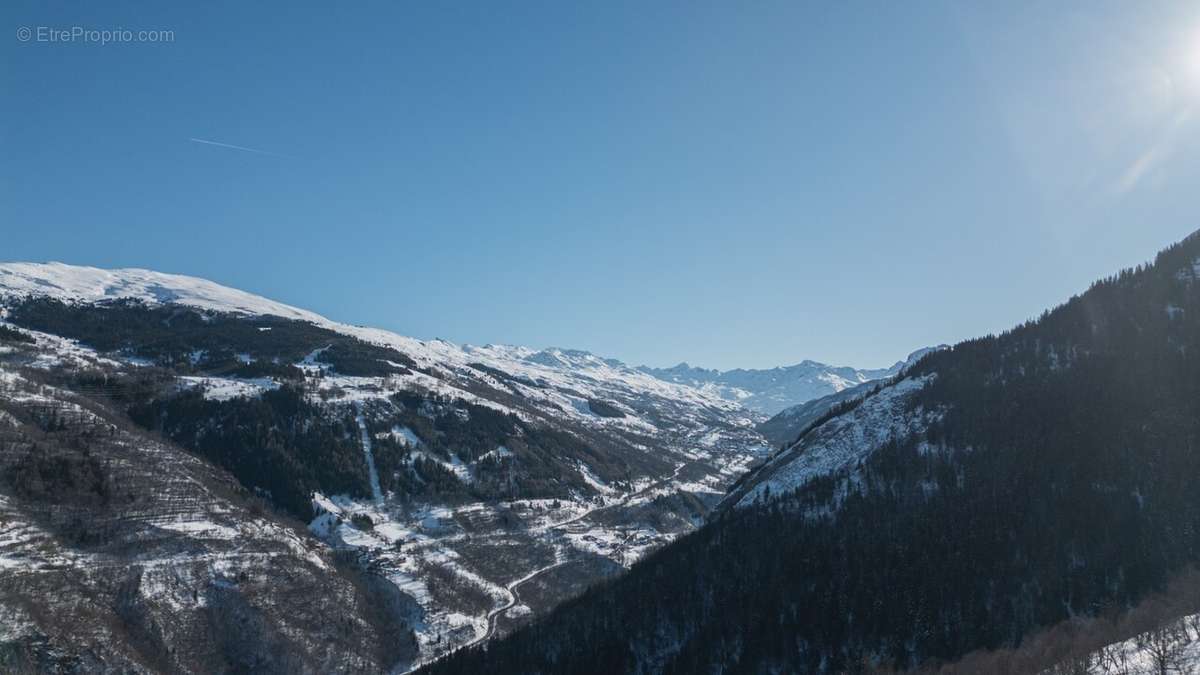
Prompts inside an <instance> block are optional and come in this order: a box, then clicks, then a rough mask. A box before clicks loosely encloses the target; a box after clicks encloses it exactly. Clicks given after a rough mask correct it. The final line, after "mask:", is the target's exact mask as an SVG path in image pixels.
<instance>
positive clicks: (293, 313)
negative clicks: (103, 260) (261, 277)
mask: <svg viewBox="0 0 1200 675" xmlns="http://www.w3.org/2000/svg"><path fill="white" fill-rule="evenodd" d="M0 295H8V296H26V295H28V296H44V297H51V298H55V299H58V300H62V301H64V302H72V301H74V302H89V303H91V302H103V301H106V300H116V299H120V298H128V299H135V300H142V301H144V302H147V303H150V304H168V303H175V304H180V305H187V306H189V307H197V308H199V309H206V310H212V311H218V312H230V313H234V314H262V315H273V316H281V317H284V318H287V319H298V320H300V321H313V322H317V323H326V322H327V321H326V319H324V318H323V317H321V316H320V315H318V314H314V313H313V312H309V311H306V310H302V309H298V308H296V307H292V306H290V305H285V304H283V303H281V302H275V301H273V300H268V299H266V298H263V297H261V296H257V295H253V294H251V293H247V292H245V291H239V290H237V289H236V288H230V287H228V286H222V285H221V284H218V283H214V282H212V281H208V280H206V279H199V278H196V277H189V276H183V275H180V274H164V273H162V272H154V271H152V270H145V269H137V268H129V269H114V270H105V269H100V268H98V267H82V266H77V265H65V264H63V263H59V262H49V263H0Z"/></svg>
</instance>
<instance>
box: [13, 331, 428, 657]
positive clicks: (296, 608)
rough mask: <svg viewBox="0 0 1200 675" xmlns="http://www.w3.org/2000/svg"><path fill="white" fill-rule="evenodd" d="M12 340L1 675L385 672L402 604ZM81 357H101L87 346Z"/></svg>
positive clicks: (394, 652)
mask: <svg viewBox="0 0 1200 675" xmlns="http://www.w3.org/2000/svg"><path fill="white" fill-rule="evenodd" d="M36 350H37V347H35V346H33V345H32V344H30V343H27V342H24V341H21V342H20V343H19V344H16V345H15V346H14V341H13V339H12V336H11V335H10V336H9V337H8V339H0V670H3V671H4V672H10V673H22V672H30V673H33V672H130V673H141V672H250V671H253V672H272V673H276V672H279V673H281V672H305V673H326V672H334V671H338V672H379V671H381V670H385V669H387V668H388V667H390V666H391V665H392V664H394V663H396V662H397V661H401V660H406V659H411V658H412V654H414V653H415V650H416V646H415V641H414V639H413V636H412V634H411V632H410V631H409V630H408V622H407V613H406V612H405V611H404V610H403V607H402V605H401V603H399V602H398V594H395V595H396V597H390V596H389V595H388V594H387V593H386V592H381V590H382V589H380V588H379V587H378V586H377V585H375V584H373V583H372V582H371V580H370V579H368V578H367V577H364V576H362V575H360V574H358V573H356V572H354V571H353V570H352V569H349V568H346V567H344V566H342V565H341V564H339V562H338V561H337V560H336V559H335V557H334V556H333V555H332V554H331V552H330V551H329V549H328V548H327V547H325V546H323V545H321V544H320V543H319V542H317V541H316V540H315V539H313V538H312V537H310V536H308V535H307V534H306V533H305V532H304V531H303V529H302V526H296V525H299V524H295V525H293V524H292V523H290V522H288V521H287V520H286V519H282V518H279V517H278V516H276V515H273V514H272V513H271V512H270V510H269V509H263V508H262V505H261V503H259V502H258V501H257V500H255V499H253V498H252V497H251V496H249V495H248V494H247V493H246V492H245V490H243V489H241V488H240V487H239V486H238V485H237V484H236V483H235V482H234V481H233V480H232V479H231V478H230V476H229V475H228V474H226V473H224V472H223V471H220V470H217V469H214V468H213V467H212V466H211V465H208V464H206V463H205V462H203V461H201V460H199V459H197V458H195V457H193V456H192V455H190V454H188V453H186V452H184V451H182V450H181V449H179V448H178V447H175V446H173V445H171V444H169V443H164V442H162V441H161V440H158V439H154V438H151V437H150V436H149V435H147V434H145V433H144V432H142V431H141V430H139V429H137V428H136V427H133V426H132V425H130V424H129V423H128V421H127V420H126V419H125V418H124V417H123V415H121V414H120V413H119V412H116V411H114V410H112V409H110V408H109V407H107V406H106V405H104V404H101V403H98V402H96V401H95V400H93V399H90V398H87V397H83V396H80V395H77V394H74V393H71V392H69V391H67V390H65V389H62V388H60V387H57V386H54V385H53V384H52V383H50V382H49V378H47V377H45V373H42V372H39V371H37V370H24V371H22V370H21V369H20V368H19V367H17V364H19V363H20V362H21V360H22V357H23V356H26V355H28V354H29V353H30V352H32V351H36ZM76 357H77V358H79V359H81V360H83V359H87V358H89V357H88V356H87V355H85V354H83V353H82V352H80V353H77V354H76Z"/></svg>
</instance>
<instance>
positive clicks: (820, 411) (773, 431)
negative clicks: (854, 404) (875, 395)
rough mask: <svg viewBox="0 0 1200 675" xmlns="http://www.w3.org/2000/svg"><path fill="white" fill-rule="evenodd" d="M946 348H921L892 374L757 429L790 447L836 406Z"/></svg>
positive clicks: (797, 409)
mask: <svg viewBox="0 0 1200 675" xmlns="http://www.w3.org/2000/svg"><path fill="white" fill-rule="evenodd" d="M945 348H946V345H939V346H937V347H927V348H925V349H918V350H917V351H915V352H913V353H911V354H909V355H908V357H907V358H905V359H904V361H902V362H901V363H899V364H897V365H896V366H893V367H892V368H891V369H889V373H888V374H887V375H886V376H885V377H883V378H879V379H874V380H869V381H867V382H863V383H862V384H859V385H855V386H853V387H849V388H847V389H842V390H841V391H838V392H836V393H833V394H829V395H826V396H822V397H821V398H817V399H813V400H811V401H807V402H805V403H801V404H799V405H795V406H792V407H790V408H786V409H784V410H782V411H780V412H779V413H778V414H777V415H775V416H774V417H771V418H770V419H768V420H766V421H765V422H760V423H759V424H758V426H757V427H755V428H756V429H757V430H758V432H759V433H761V434H762V435H763V437H765V438H766V439H767V440H768V441H770V442H771V443H772V444H773V445H776V446H781V445H784V444H790V443H792V442H793V441H795V440H796V438H797V437H798V436H799V435H800V434H801V432H803V431H804V430H805V429H807V428H808V427H809V426H810V425H812V424H813V423H814V422H816V421H817V420H819V419H821V418H822V417H824V416H826V415H827V414H829V412H830V411H831V410H833V409H834V408H835V407H836V406H838V405H841V404H844V403H847V402H849V401H852V400H855V399H859V398H862V397H863V396H866V395H867V394H868V393H870V392H871V391H873V390H874V389H875V388H877V387H878V386H879V385H880V380H881V379H887V378H888V377H894V376H895V375H896V374H898V373H899V372H900V371H902V370H904V369H905V368H907V367H909V366H911V365H912V364H914V363H916V362H917V361H919V360H920V359H921V357H923V356H925V355H926V354H928V353H929V352H931V351H936V350H938V349H945Z"/></svg>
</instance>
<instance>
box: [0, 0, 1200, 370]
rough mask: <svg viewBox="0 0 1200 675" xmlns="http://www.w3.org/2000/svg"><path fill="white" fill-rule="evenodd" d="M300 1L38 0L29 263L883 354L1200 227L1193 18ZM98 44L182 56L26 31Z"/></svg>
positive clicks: (347, 310)
mask: <svg viewBox="0 0 1200 675" xmlns="http://www.w3.org/2000/svg"><path fill="white" fill-rule="evenodd" d="M297 4H305V3H289V4H278V5H275V6H272V7H268V6H267V3H256V2H254V3H252V2H231V3H224V2H205V3H186V4H185V3H159V2H146V3H115V2H65V1H62V0H38V1H36V2H20V1H18V2H15V3H14V2H7V3H4V4H3V7H2V8H0V17H3V20H4V24H6V25H5V29H4V30H5V37H4V38H2V39H0V44H2V46H0V49H3V63H2V66H0V68H2V70H0V91H2V95H3V105H2V106H0V237H2V238H0V260H35V261H41V260H61V261H64V262H69V263H76V264H89V265H98V266H103V267H117V266H134V267H149V268H154V269H159V270H163V271H169V272H177V273H184V274H192V275H197V276H202V277H206V278H210V279H213V280H216V281H219V282H222V283H225V284H229V285H232V286H236V287H239V288H244V289H246V290H250V291H254V292H258V293H261V294H264V295H267V296H270V297H272V298H276V299H279V300H283V301H285V302H289V303H292V304H295V305H299V306H303V307H306V308H310V309H313V310H315V311H318V312H321V313H323V314H326V315H328V316H330V317H332V318H335V319H339V320H343V321H347V322H351V323H361V324H371V325H378V326H382V327H386V328H390V329H393V330H396V331H399V332H403V333H406V334H410V335H415V336H417V337H423V338H431V337H443V338H446V339H450V340H454V341H458V342H471V343H477V344H482V343H487V342H506V343H517V344H528V345H531V346H546V345H555V346H564V347H576V348H583V349H589V350H592V351H595V352H597V353H600V354H603V355H606V356H613V357H618V358H621V359H624V360H626V361H630V362H633V363H648V364H651V365H671V364H673V363H675V362H678V361H681V360H688V361H690V362H692V363H693V364H699V365H705V366H709V367H720V368H730V367H739V366H741V367H769V366H774V365H781V364H787V363H794V362H797V361H799V360H801V359H805V358H812V359H818V360H824V361H829V362H835V363H844V364H852V365H859V366H879V365H884V364H888V363H891V362H892V361H894V360H896V359H898V358H901V357H903V356H904V355H905V354H906V353H907V352H908V351H910V350H912V349H915V348H918V347H921V346H924V345H928V344H934V343H939V342H952V341H955V340H958V339H961V338H965V337H970V336H974V335H979V334H983V333H987V332H990V331H997V330H1002V329H1004V328H1006V327H1008V326H1010V325H1012V324H1014V323H1016V322H1019V321H1021V320H1023V319H1025V318H1027V317H1030V316H1035V315H1036V314H1038V313H1039V312H1040V311H1041V310H1042V309H1043V308H1045V307H1047V306H1049V305H1052V304H1055V303H1057V302H1059V301H1061V300H1064V299H1066V298H1067V297H1068V296H1069V295H1070V294H1072V293H1074V292H1077V291H1080V290H1082V289H1083V288H1086V286H1087V284H1088V283H1089V282H1090V281H1091V280H1093V279H1095V278H1097V277H1100V276H1103V275H1106V274H1109V273H1111V272H1115V271H1116V270H1117V269H1119V268H1121V267H1124V266H1129V265H1132V264H1136V263H1138V262H1141V261H1143V260H1146V259H1147V258H1149V257H1151V256H1152V255H1153V253H1154V252H1155V251H1156V250H1158V249H1159V248H1162V247H1164V246H1166V245H1167V244H1169V243H1171V242H1172V241H1174V240H1177V239H1179V238H1181V237H1182V236H1184V235H1186V234H1187V233H1188V232H1190V231H1192V230H1194V229H1197V228H1200V209H1197V205H1198V202H1197V199H1196V194H1197V192H1196V185H1198V184H1200V164H1198V163H1197V161H1196V159H1197V157H1198V156H1200V155H1198V154H1197V151H1198V150H1200V147H1198V143H1197V135H1196V132H1197V125H1198V124H1200V121H1198V120H1196V119H1194V117H1195V116H1194V115H1193V108H1194V107H1195V105H1196V104H1197V103H1200V11H1197V9H1196V8H1194V7H1191V6H1189V5H1187V4H1183V3H1179V4H1166V3H1164V4H1155V3H1150V2H1139V3H1129V2H1113V3H1104V2H1087V3H1080V4H1078V5H1071V4H1069V3H1039V4H1030V5H1022V4H1017V3H1014V4H1008V3H1005V4H1004V6H1001V3H941V2H931V3H801V2H756V3H727V2H725V3H702V2H680V3H669V2H653V3H645V2H631V3H620V2H603V3H599V2H597V3H586V4H585V3H563V2H547V3H530V2H517V3H471V2H460V3H416V2H412V3H397V2H386V3H384V2H381V3H372V2H353V3H311V5H310V6H308V7H299V6H297ZM502 4H503V5H505V6H502ZM74 26H81V27H84V28H88V29H109V30H113V29H122V28H123V29H129V30H131V31H140V30H169V31H173V32H174V41H173V42H170V43H162V44H149V43H138V42H133V43H125V44H107V45H100V44H95V43H87V42H73V43H63V42H46V41H40V40H39V39H38V37H37V35H36V33H35V34H34V37H33V39H30V40H29V41H24V42H23V41H21V40H20V39H19V32H18V31H19V29H20V28H22V27H28V28H31V29H32V30H34V31H36V30H37V29H38V28H60V29H68V30H69V29H70V28H72V27H74ZM190 139H201V140H205V141H212V142H216V143H224V144H229V145H235V146H241V147H243V148H251V149H255V150H259V151H261V152H249V151H245V150H239V149H235V148H229V147H223V146H219V145H213V144H212V143H199V142H195V141H193V140H190Z"/></svg>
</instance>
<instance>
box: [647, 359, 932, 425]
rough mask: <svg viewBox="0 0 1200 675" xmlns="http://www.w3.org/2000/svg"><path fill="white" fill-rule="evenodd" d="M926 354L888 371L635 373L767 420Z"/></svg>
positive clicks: (682, 369)
mask: <svg viewBox="0 0 1200 675" xmlns="http://www.w3.org/2000/svg"><path fill="white" fill-rule="evenodd" d="M927 351H928V350H927V349H922V350H918V351H916V352H913V353H912V354H910V355H909V356H908V358H906V359H905V360H903V361H897V362H896V363H894V364H892V365H891V366H889V367H887V368H851V367H849V366H831V365H829V364H827V363H819V362H817V361H801V362H800V363H797V364H796V365H793V366H780V367H777V368H769V369H762V370H755V369H743V368H737V369H734V370H710V369H707V368H696V367H694V366H690V365H688V364H687V363H680V364H679V365H677V366H674V367H671V368H651V367H649V366H641V367H639V368H638V370H640V371H642V372H644V373H649V374H651V375H653V376H654V377H657V378H659V379H660V380H664V381H667V382H674V383H676V384H683V385H687V386H689V387H694V388H696V389H699V390H701V391H705V392H708V393H710V394H712V395H714V396H717V397H720V398H722V399H725V400H727V401H734V402H737V403H738V404H740V405H742V406H745V407H746V408H749V409H750V410H753V411H755V412H759V413H762V414H764V415H767V416H772V415H775V414H777V413H780V412H782V411H784V410H786V409H787V408H790V407H792V406H795V405H799V404H802V403H806V402H808V401H811V400H813V399H818V398H822V397H824V396H828V395H830V394H836V393H838V392H842V391H845V390H847V389H851V388H853V387H857V386H858V385H860V384H863V383H865V382H871V381H873V380H878V379H881V378H884V377H891V376H892V375H895V374H896V373H898V372H899V371H900V369H901V368H903V367H904V365H905V364H906V363H909V362H911V361H912V360H913V359H915V358H918V357H919V356H921V355H922V354H924V353H925V352H927Z"/></svg>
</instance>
